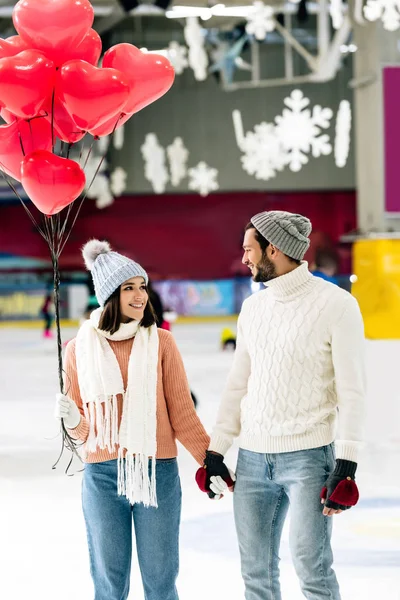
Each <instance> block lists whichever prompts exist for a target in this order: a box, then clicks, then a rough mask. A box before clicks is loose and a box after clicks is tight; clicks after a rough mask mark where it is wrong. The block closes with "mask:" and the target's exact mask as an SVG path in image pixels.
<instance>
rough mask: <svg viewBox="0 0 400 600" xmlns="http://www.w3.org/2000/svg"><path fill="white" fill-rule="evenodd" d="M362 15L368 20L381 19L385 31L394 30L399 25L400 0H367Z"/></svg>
mask: <svg viewBox="0 0 400 600" xmlns="http://www.w3.org/2000/svg"><path fill="white" fill-rule="evenodd" d="M364 17H365V18H366V19H367V20H368V21H377V20H378V19H382V23H383V27H384V28H385V29H386V30H387V31H396V30H397V29H398V28H399V27H400V0H368V1H367V4H366V5H365V6H364Z"/></svg>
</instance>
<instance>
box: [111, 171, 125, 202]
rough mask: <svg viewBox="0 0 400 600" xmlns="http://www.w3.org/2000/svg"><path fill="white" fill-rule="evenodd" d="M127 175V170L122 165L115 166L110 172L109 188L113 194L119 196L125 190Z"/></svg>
mask: <svg viewBox="0 0 400 600" xmlns="http://www.w3.org/2000/svg"><path fill="white" fill-rule="evenodd" d="M127 177H128V175H127V172H126V171H125V169H123V168H122V167H116V168H115V169H114V171H113V172H112V173H111V177H110V181H111V183H110V188H111V191H112V193H113V194H114V196H121V194H122V193H123V192H124V191H125V190H126V178H127Z"/></svg>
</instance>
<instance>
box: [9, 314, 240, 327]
mask: <svg viewBox="0 0 400 600" xmlns="http://www.w3.org/2000/svg"><path fill="white" fill-rule="evenodd" d="M237 317H238V315H217V316H210V315H208V316H204V317H178V318H177V320H176V321H175V323H174V326H175V325H186V324H187V325H190V324H195V323H221V322H223V323H236V321H237ZM60 323H61V327H63V328H67V327H70V328H75V327H79V320H77V319H61V321H60ZM10 328H11V329H12V328H18V329H43V321H41V320H28V319H27V320H18V321H0V329H10Z"/></svg>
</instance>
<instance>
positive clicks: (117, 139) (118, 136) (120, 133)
mask: <svg viewBox="0 0 400 600" xmlns="http://www.w3.org/2000/svg"><path fill="white" fill-rule="evenodd" d="M124 128H125V125H121V127H118V129H116V130H115V131H114V134H113V144H114V148H115V149H116V150H122V148H123V147H124V138H125V129H124Z"/></svg>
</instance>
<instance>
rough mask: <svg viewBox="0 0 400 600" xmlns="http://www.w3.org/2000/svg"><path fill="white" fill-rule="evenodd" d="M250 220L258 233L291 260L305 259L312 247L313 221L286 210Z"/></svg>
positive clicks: (259, 215)
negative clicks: (310, 237) (310, 236)
mask: <svg viewBox="0 0 400 600" xmlns="http://www.w3.org/2000/svg"><path fill="white" fill-rule="evenodd" d="M250 220H251V222H252V224H253V225H254V227H255V228H256V229H257V231H258V232H259V233H261V235H262V236H263V237H264V238H265V239H266V240H267V241H268V242H270V243H271V244H273V245H274V246H276V247H277V248H278V250H280V251H281V252H283V253H284V254H286V255H287V256H290V258H295V259H296V260H302V259H303V257H304V255H305V253H306V252H307V250H308V248H309V247H310V240H309V235H310V233H311V231H312V225H311V221H310V220H309V219H307V217H303V216H302V215H296V214H293V213H290V212H285V211H284V210H270V211H266V212H262V213H259V214H258V215H255V216H254V217H252V218H251V219H250Z"/></svg>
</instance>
